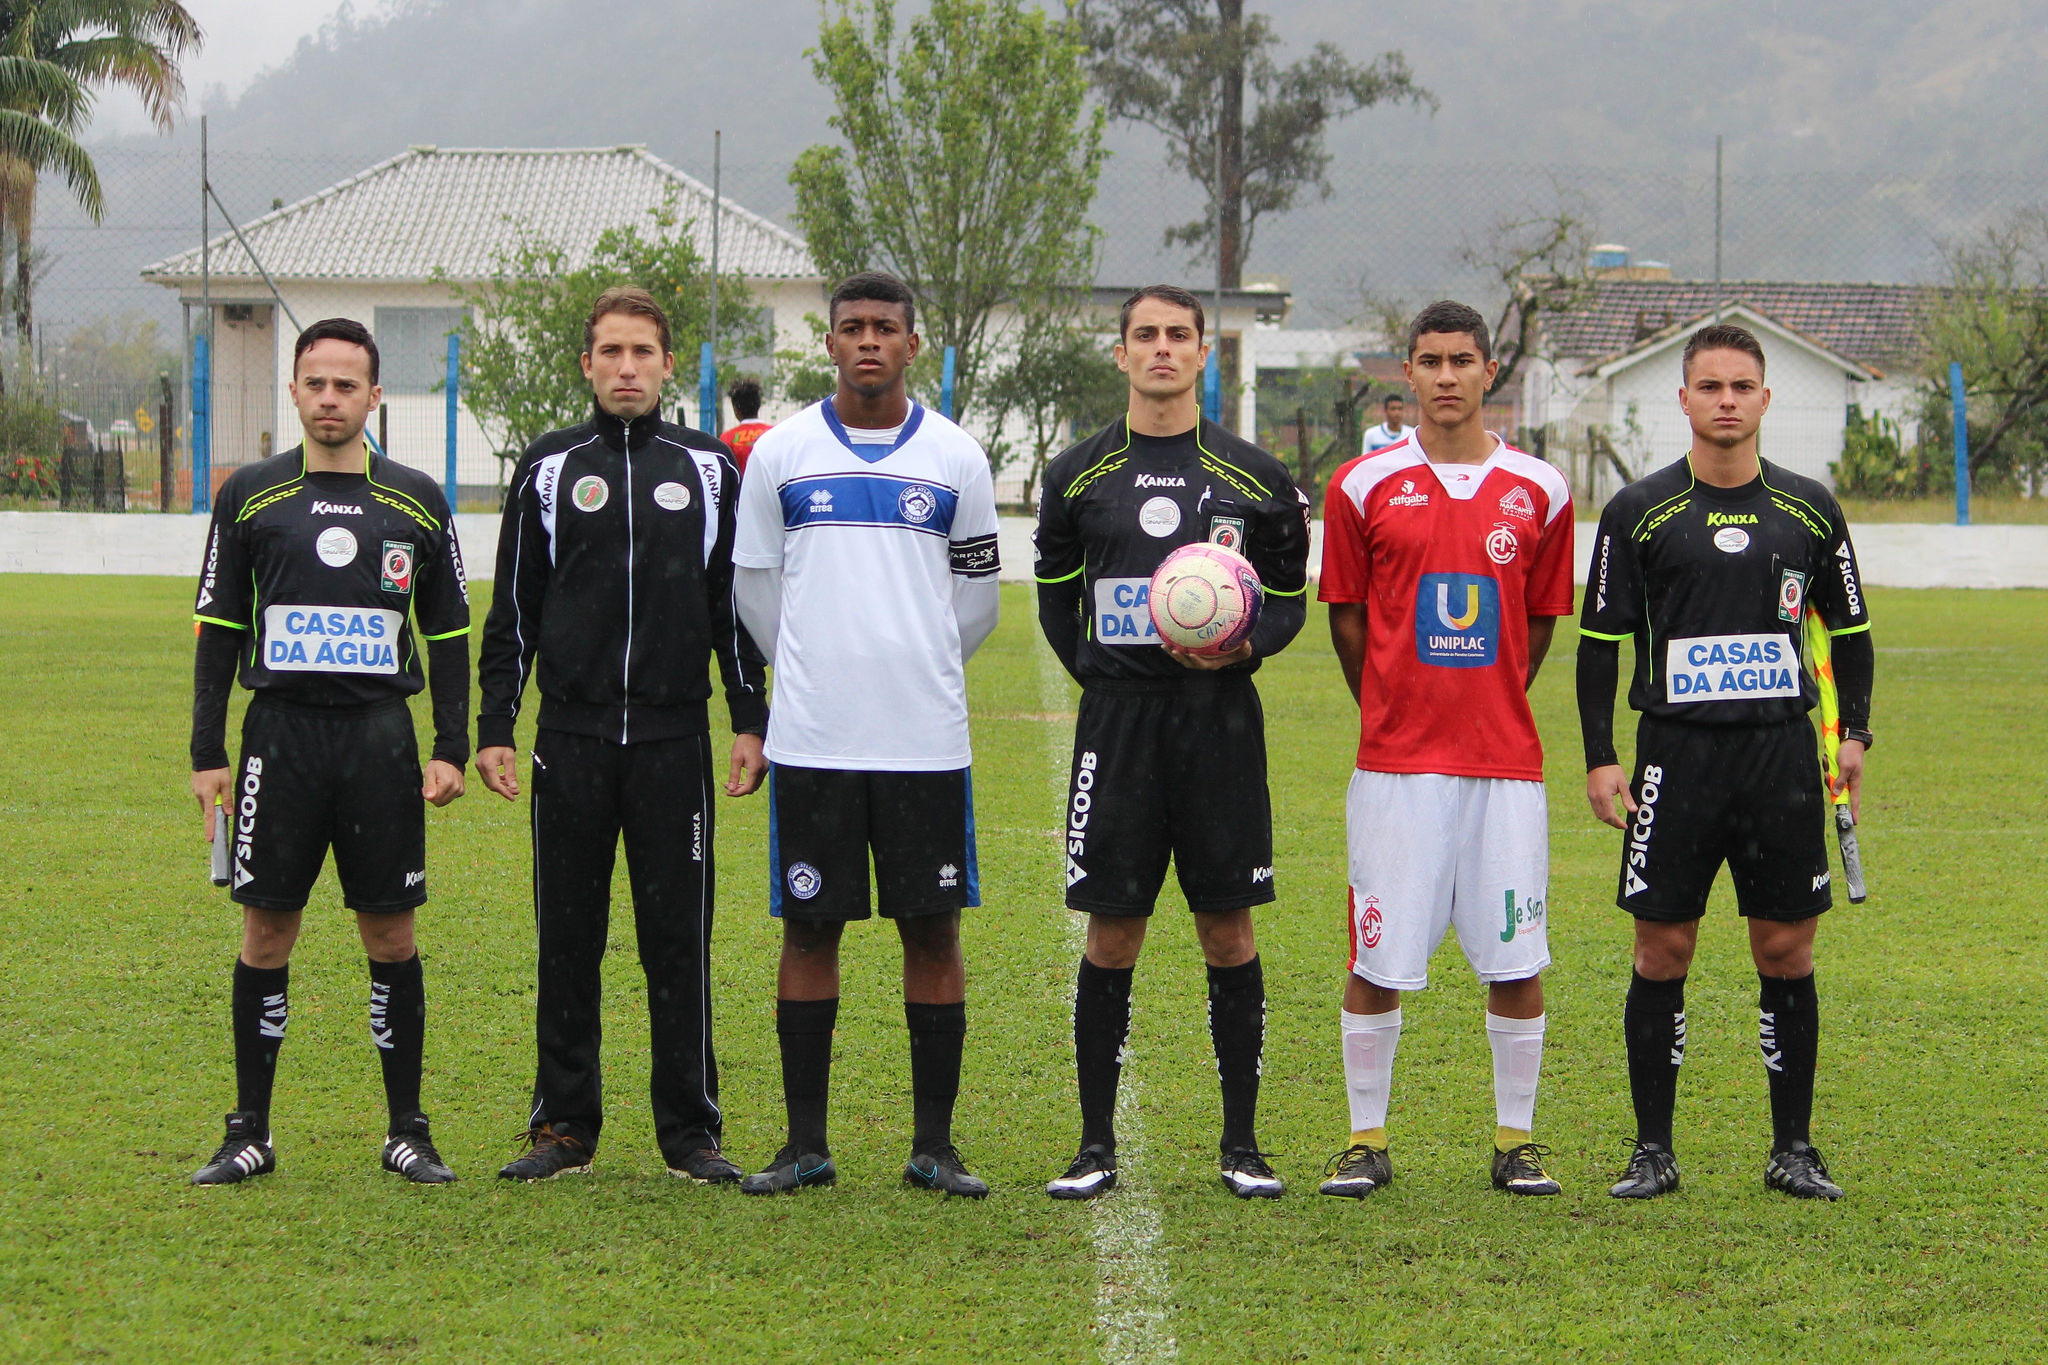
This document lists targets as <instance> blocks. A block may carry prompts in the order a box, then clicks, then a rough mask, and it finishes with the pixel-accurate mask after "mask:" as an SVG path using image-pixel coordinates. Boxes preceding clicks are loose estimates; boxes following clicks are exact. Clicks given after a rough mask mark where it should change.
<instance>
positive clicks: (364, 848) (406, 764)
mask: <svg viewBox="0 0 2048 1365" xmlns="http://www.w3.org/2000/svg"><path fill="white" fill-rule="evenodd" d="M233 806H234V810H233V814H232V818H233V821H234V836H235V842H234V858H233V861H232V863H231V865H230V871H229V874H228V894H229V895H230V896H231V897H232V898H233V899H234V900H235V901H236V903H237V904H241V905H253V906H255V907H256V908H257V909H259V910H303V909H305V908H306V897H307V896H308V895H309V894H310V893H311V892H312V889H313V883H314V882H315V881H316V880H317V879H318V878H319V876H320V864H321V863H322V862H324V861H325V860H326V857H327V850H328V848H329V847H330V846H331V847H332V848H333V849H334V872H335V875H336V877H337V878H338V879H339V880H340V882H341V894H342V899H343V901H344V902H345V903H346V904H347V906H348V908H349V909H351V910H360V911H363V912H365V913H369V914H377V913H389V912H392V911H398V910H411V909H413V908H414V907H415V906H418V905H421V904H424V903H425V901H426V899H427V816H426V801H425V799H424V798H422V797H421V796H420V751H419V744H418V741H417V740H416V739H415V738H414V736H413V728H412V713H411V712H410V711H408V710H407V709H406V705H405V703H404V702H403V701H391V702H385V703H381V704H379V705H377V706H374V707H370V708H365V709H361V710H357V709H354V708H350V709H347V710H339V711H337V710H334V709H331V708H327V707H306V706H293V705H291V704H289V703H286V702H278V701H272V700H268V699H266V698H263V697H260V696H259V697H257V698H256V699H254V700H253V701H251V702H250V703H249V710H248V714H247V715H246V716H244V717H243V720H242V764H241V767H240V768H238V769H237V770H236V773H235V789H234V792H233Z"/></svg>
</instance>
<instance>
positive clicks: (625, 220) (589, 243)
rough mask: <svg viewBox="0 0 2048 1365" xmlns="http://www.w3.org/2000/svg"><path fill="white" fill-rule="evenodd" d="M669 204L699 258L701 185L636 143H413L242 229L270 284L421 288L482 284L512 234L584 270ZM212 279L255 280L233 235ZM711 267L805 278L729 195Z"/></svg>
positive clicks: (794, 248)
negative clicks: (609, 243) (412, 284)
mask: <svg viewBox="0 0 2048 1365" xmlns="http://www.w3.org/2000/svg"><path fill="white" fill-rule="evenodd" d="M669 199H673V200H675V202H676V208H677V210H678V214H679V216H680V218H681V219H683V220H686V221H688V222H689V224H690V227H689V231H690V233H691V236H692V238H693V239H694V241H695V243H696V246H697V250H698V251H699V253H700V254H702V255H703V257H704V258H705V259H706V260H707V261H708V260H709V259H710V257H711V191H710V189H709V188H708V187H707V186H705V185H704V184H702V183H701V182H699V181H697V180H694V179H692V178H691V177H689V176H687V175H685V174H683V173H682V172H681V171H679V170H677V169H676V168H675V167H673V166H670V165H669V164H668V163H666V162H664V161H662V160H661V159H660V158H659V157H656V156H653V155H651V154H649V152H648V151H647V150H646V149H645V148H644V147H604V148H525V149H519V148H508V149H492V148H435V147H414V148H412V149H411V150H409V151H406V152H404V153H402V154H400V155H398V156H395V157H392V158H391V159H390V160H388V161H383V162H379V163H378V164H377V165H375V166H372V167H370V168H369V169H368V170H365V171H363V172H361V173H360V174H357V175H353V176H350V177H349V178H348V179H346V180H343V181H341V182H340V183H339V184H336V185H332V186H330V187H328V188H327V189H324V190H321V191H320V192H319V193H318V194H314V195H311V196H308V197H307V198H305V199H301V200H299V201H298V202H297V203H295V204H288V205H286V206H285V207H283V208H281V209H274V210H272V211H271V212H269V213H266V214H264V215H263V216H262V217H261V218H258V219H255V220H254V221H252V222H250V223H247V224H245V225H244V226H243V228H242V235H243V236H244V237H246V238H247V239H248V241H249V245H250V247H251V248H253V249H254V250H255V252H256V254H257V255H258V256H260V257H261V258H262V262H263V264H264V265H265V266H266V267H268V268H269V270H270V274H271V276H272V277H273V278H275V279H278V280H351V281H364V282H371V281H378V282H382V281H415V280H417V281H424V280H430V279H433V278H434V277H435V275H436V273H437V272H440V273H445V274H447V275H448V276H449V277H451V278H453V279H456V280H461V281H476V280H482V279H487V278H489V277H490V276H491V275H492V274H493V273H495V271H496V268H497V257H498V256H499V254H500V253H501V252H504V251H507V250H509V249H510V248H511V247H512V246H513V245H514V244H515V243H516V242H517V241H518V239H519V238H520V236H521V234H522V233H532V234H534V235H537V236H539V237H541V238H543V239H545V240H547V241H551V242H555V243H559V244H560V245H561V246H562V247H563V248H564V249H565V251H566V252H567V253H568V264H569V267H570V268H571V269H577V268H580V267H582V266H583V265H585V264H587V263H588V261H589V259H590V253H591V250H592V249H593V247H594V246H595V245H596V242H597V239H598V236H599V235H600V234H601V233H603V232H604V231H605V230H606V229H608V228H617V227H628V226H633V227H639V228H642V229H643V230H651V226H652V225H651V224H650V222H649V220H648V213H649V211H650V210H652V209H655V208H657V207H659V206H660V205H661V204H662V203H664V202H665V201H667V200H669ZM208 249H209V251H210V253H211V257H212V259H211V268H212V272H213V273H214V274H215V275H219V276H224V277H228V278H235V277H247V278H252V279H253V278H255V277H256V275H257V270H256V266H255V263H254V262H252V261H251V260H250V258H249V253H248V251H246V250H244V249H243V247H242V245H241V244H240V243H239V242H237V241H236V240H235V238H234V235H233V234H232V233H224V234H222V235H221V236H220V237H217V238H215V239H214V240H213V241H212V242H211V243H209V245H208ZM718 264H719V269H720V270H736V271H739V272H740V273H741V274H743V275H746V276H749V277H751V278H757V279H758V278H771V279H772V278H797V279H814V278H816V277H817V275H818V269H817V267H816V266H815V265H814V264H813V263H812V261H811V256H810V251H809V249H808V248H807V247H806V246H805V245H804V241H803V239H802V238H801V237H798V236H797V235H796V234H795V233H793V232H790V231H789V230H788V229H786V228H782V227H778V226H777V225H775V224H774V223H771V222H769V221H768V220H767V219H765V218H763V217H761V216H760V215H759V214H757V213H753V212H751V211H749V210H747V209H744V208H741V207H740V206H739V205H737V204H735V203H733V202H732V201H731V200H730V199H724V200H722V202H721V207H720V214H719V261H718ZM142 277H143V278H144V279H146V280H149V281H151V282H153V283H158V284H166V285H169V284H176V283H181V282H183V281H186V280H196V279H197V278H198V277H199V249H198V248H197V247H194V248H192V249H191V250H189V251H183V252H180V253H179V254H177V255H175V256H172V257H170V258H169V259H167V260H162V261H158V262H157V263H156V264H154V265H151V266H148V267H147V268H145V269H144V270H143V272H142Z"/></svg>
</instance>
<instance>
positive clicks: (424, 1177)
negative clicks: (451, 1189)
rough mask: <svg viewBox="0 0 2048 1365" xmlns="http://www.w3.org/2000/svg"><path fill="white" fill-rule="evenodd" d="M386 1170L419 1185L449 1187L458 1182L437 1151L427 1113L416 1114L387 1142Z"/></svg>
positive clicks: (385, 1151) (385, 1143)
mask: <svg viewBox="0 0 2048 1365" xmlns="http://www.w3.org/2000/svg"><path fill="white" fill-rule="evenodd" d="M384 1169H385V1170H387V1171H389V1172H391V1173H392V1174H393V1175H402V1176H404V1177H405V1178H406V1179H407V1180H410V1181H411V1182H412V1183H413V1184H415V1185H446V1184H450V1183H451V1182H453V1181H454V1179H455V1172H453V1171H451V1170H449V1169H448V1163H447V1162H445V1161H443V1160H441V1154H440V1153H439V1152H438V1151H436V1150H435V1149H434V1139H433V1137H432V1136H431V1135H430V1134H429V1133H428V1131H427V1116H426V1115H425V1114H414V1115H413V1116H412V1117H410V1118H408V1119H406V1120H405V1121H404V1122H403V1123H401V1124H399V1126H398V1131H397V1132H395V1133H393V1134H392V1135H391V1136H390V1137H388V1138H385V1139H384Z"/></svg>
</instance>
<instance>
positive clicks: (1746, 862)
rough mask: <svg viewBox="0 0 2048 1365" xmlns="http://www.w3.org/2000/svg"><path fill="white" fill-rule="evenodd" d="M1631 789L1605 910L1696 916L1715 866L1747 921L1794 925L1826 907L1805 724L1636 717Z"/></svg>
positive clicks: (1820, 822)
mask: <svg viewBox="0 0 2048 1365" xmlns="http://www.w3.org/2000/svg"><path fill="white" fill-rule="evenodd" d="M1634 792H1635V798H1636V802H1637V805H1638V810H1637V812H1636V814H1635V815H1633V816H1630V817H1629V825H1628V831H1627V833H1626V834H1625V835H1624V837H1623V844H1622V862H1621V876H1620V879H1619V884H1618V887H1617V890H1616V893H1615V895H1616V899H1615V903H1616V904H1617V905H1619V906H1620V907H1621V908H1622V909H1624V910H1626V911H1628V912H1629V913H1630V914H1632V915H1634V916H1635V917H1636V918H1637V919H1646V920H1659V921H1664V922H1669V923H1676V922H1681V921H1685V920H1695V919H1698V918H1699V917H1700V916H1702V915H1704V914H1705V913H1706V911H1707V893H1708V891H1710V890H1712V889H1713V885H1714V877H1715V875H1716V874H1717V873H1719V872H1720V870H1721V864H1722V863H1723V862H1726V863H1727V864H1728V874H1729V876H1730V877H1731V878H1733V880H1734V882H1735V904H1736V908H1737V909H1738V910H1739V911H1740V912H1741V913H1742V914H1743V915H1745V916H1753V917H1755V918H1757V919H1770V920H1802V919H1809V918H1811V917H1813V916H1814V915H1818V914H1820V913H1821V912H1822V911H1823V910H1826V909H1828V908H1829V907H1830V906H1832V905H1833V904H1834V888H1833V887H1832V886H1831V885H1830V884H1829V881H1830V877H1829V873H1828V844H1827V821H1828V811H1827V805H1828V803H1827V797H1826V793H1825V791H1824V789H1823V786H1822V779H1821V772H1820V753H1819V744H1818V742H1817V741H1816V740H1815V738H1814V733H1813V726H1811V725H1810V724H1808V723H1807V722H1806V721H1805V720H1804V719H1801V720H1795V721H1786V722H1783V723H1780V724H1775V725H1692V724H1687V723H1686V722H1684V721H1670V720H1657V719H1653V718H1651V717H1649V716H1645V717H1643V719H1642V722H1641V724H1640V725H1639V726H1638V727H1637V730H1636V778H1635V784H1634Z"/></svg>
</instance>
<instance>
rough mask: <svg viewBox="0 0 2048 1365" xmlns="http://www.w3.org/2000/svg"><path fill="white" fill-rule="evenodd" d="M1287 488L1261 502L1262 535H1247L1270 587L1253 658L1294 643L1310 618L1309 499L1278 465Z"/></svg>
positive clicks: (1253, 557) (1252, 556)
mask: <svg viewBox="0 0 2048 1365" xmlns="http://www.w3.org/2000/svg"><path fill="white" fill-rule="evenodd" d="M1275 469H1276V471H1277V472H1278V473H1279V477H1280V478H1281V480H1282V485H1283V486H1282V487H1280V488H1279V489H1276V490H1275V491H1274V493H1273V496H1272V497H1271V498H1270V499H1268V500H1267V501H1266V502H1265V503H1263V504H1261V508H1260V517H1259V524H1258V532H1259V533H1258V534H1256V535H1252V536H1247V537H1246V544H1245V549H1246V551H1247V552H1248V553H1247V554H1246V555H1245V558H1247V559H1249V560H1250V561H1251V562H1252V567H1253V568H1254V569H1256V570H1258V573H1259V582H1260V584H1261V585H1262V586H1263V587H1264V589H1265V604H1264V606H1263V607H1262V608H1261V609H1260V611H1259V623H1258V624H1257V625H1256V626H1254V627H1252V657H1254V658H1257V659H1266V658H1270V657H1272V656H1273V655H1275V654H1278V653H1279V652H1280V651H1281V650H1283V649H1285V648H1287V646H1288V645H1290V644H1292V643H1293V642H1294V637H1295V636H1296V635H1299V634H1300V633H1301V627H1302V625H1303V623H1304V622H1306V621H1307V620H1308V543H1309V510H1310V509H1309V501H1308V495H1307V494H1305V493H1303V492H1302V491H1301V490H1300V489H1299V488H1297V487H1295V486H1294V481H1293V480H1292V479H1290V478H1288V477H1287V475H1286V472H1285V470H1284V469H1282V468H1281V467H1280V466H1279V465H1278V464H1277V463H1276V465H1275Z"/></svg>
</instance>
